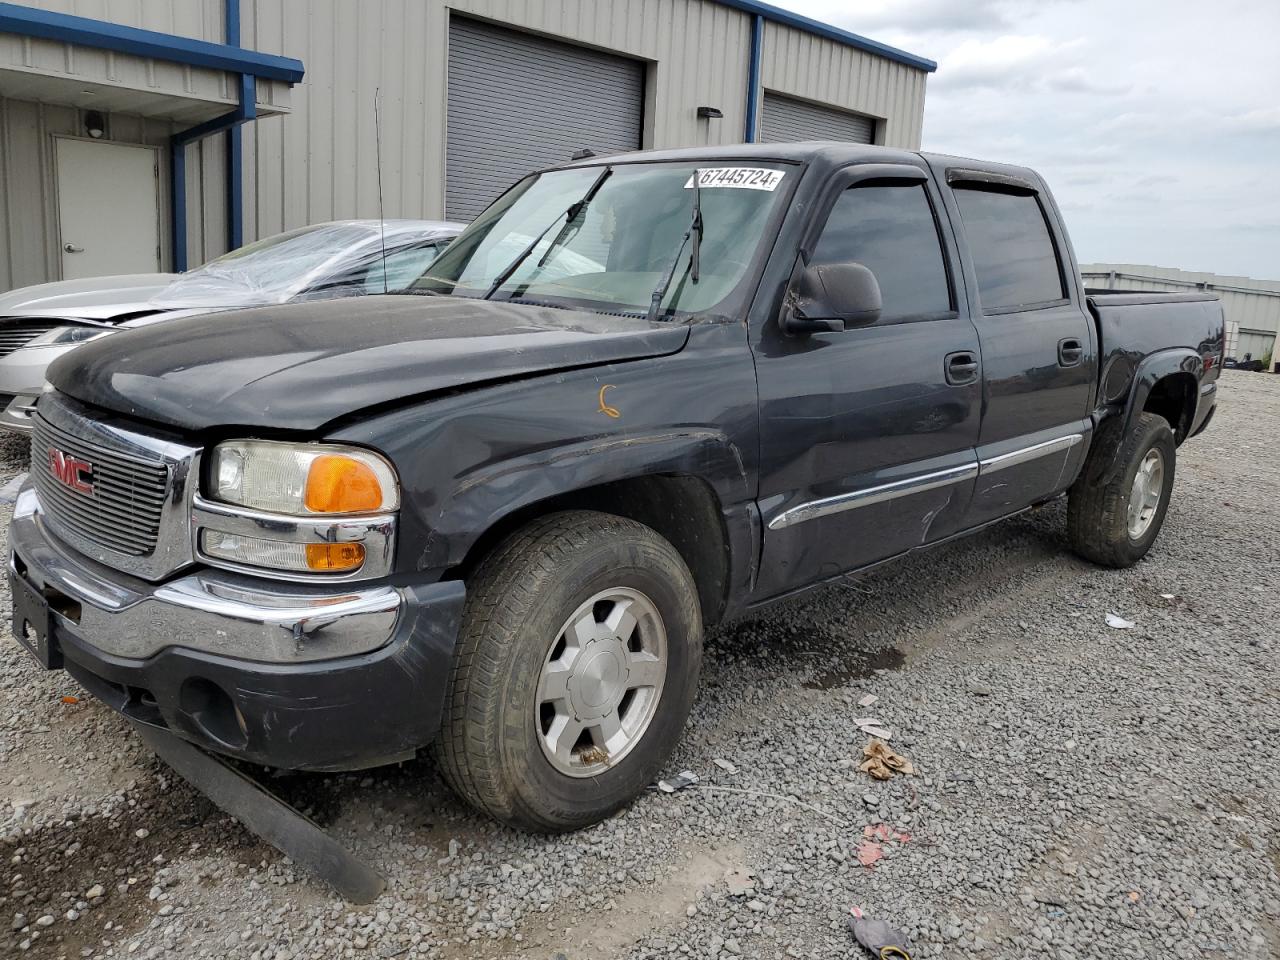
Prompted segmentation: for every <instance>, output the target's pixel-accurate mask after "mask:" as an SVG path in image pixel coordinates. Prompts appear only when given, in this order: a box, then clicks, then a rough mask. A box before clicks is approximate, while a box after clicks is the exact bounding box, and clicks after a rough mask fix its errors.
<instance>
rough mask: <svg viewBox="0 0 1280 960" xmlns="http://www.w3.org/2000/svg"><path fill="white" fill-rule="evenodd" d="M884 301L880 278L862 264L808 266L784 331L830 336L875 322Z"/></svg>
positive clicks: (796, 289) (794, 288) (797, 286)
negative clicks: (881, 296) (881, 294)
mask: <svg viewBox="0 0 1280 960" xmlns="http://www.w3.org/2000/svg"><path fill="white" fill-rule="evenodd" d="M882 305H883V301H882V300H881V298H880V284H879V283H877V282H876V275H875V274H874V273H872V272H871V270H870V269H869V268H867V267H866V266H864V265H863V264H861V263H830V264H825V265H822V266H809V267H805V268H804V269H803V270H802V271H801V272H800V276H799V277H798V278H797V279H796V281H795V283H794V284H793V286H792V290H791V297H790V303H789V305H788V307H787V310H786V312H784V313H783V316H782V328H783V330H785V331H786V332H787V333H790V334H808V333H829V332H837V333H838V332H839V331H841V330H844V329H846V327H847V326H849V325H850V324H852V325H855V326H857V325H862V324H868V323H875V322H876V321H877V320H878V319H880V310H881V307H882Z"/></svg>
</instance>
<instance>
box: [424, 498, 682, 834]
mask: <svg viewBox="0 0 1280 960" xmlns="http://www.w3.org/2000/svg"><path fill="white" fill-rule="evenodd" d="M697 598H698V594H697V588H696V586H695V584H694V580H693V576H692V574H691V573H690V572H689V568H688V567H687V566H686V565H685V563H684V560H683V559H682V558H681V557H680V554H679V553H677V552H676V550H675V548H674V547H673V546H672V545H671V544H670V543H668V542H667V541H666V540H664V539H663V538H662V537H660V536H659V535H658V534H657V533H655V532H654V531H653V530H652V529H650V528H649V527H646V526H644V525H643V524H640V523H636V522H635V521H632V520H627V519H623V518H621V517H615V516H612V515H610V514H604V513H594V512H587V511H573V512H566V513H557V514H552V515H549V516H547V517H543V518H541V519H539V520H535V521H533V522H532V523H530V524H529V525H528V526H526V527H524V528H522V529H521V530H519V531H517V532H516V533H515V534H514V535H512V536H511V537H510V538H508V539H507V540H506V541H504V542H503V543H501V544H500V545H499V546H498V547H497V548H496V549H495V550H494V551H493V552H492V553H491V554H490V555H489V556H488V557H487V558H486V559H485V560H484V562H483V563H482V564H481V565H480V567H479V568H478V569H477V570H476V572H475V573H474V574H473V576H472V577H470V578H468V581H467V600H466V606H465V608H464V611H463V619H462V628H461V633H460V636H459V641H458V647H457V651H456V653H455V656H454V661H453V669H452V671H451V675H450V678H449V683H448V690H447V693H446V700H445V716H444V721H443V726H442V729H441V734H440V737H439V739H438V741H437V743H436V748H435V752H436V757H437V760H438V763H439V766H440V769H441V771H442V773H443V774H444V777H445V779H446V780H447V781H448V783H449V784H450V786H452V788H453V789H454V791H455V792H457V793H458V795H459V796H461V797H462V798H463V799H464V800H466V801H467V802H468V803H470V804H471V805H472V806H474V807H476V808H477V809H479V810H481V811H483V812H484V813H487V814H489V816H491V817H493V818H494V819H496V820H499V821H501V822H503V823H506V824H509V825H511V826H513V827H517V828H519V829H524V830H531V831H537V832H560V831H566V830H575V829H578V828H580V827H585V826H588V825H590V824H593V823H596V822H598V821H600V820H602V819H604V818H605V817H608V816H609V815H610V814H612V813H614V812H615V811H616V810H618V809H620V808H621V807H623V806H625V805H626V804H627V803H628V802H630V801H631V800H632V799H633V798H635V797H636V796H637V795H638V794H640V793H641V792H642V791H643V790H644V789H645V787H646V786H647V785H648V784H650V783H651V782H652V781H653V779H654V777H655V775H656V774H657V773H658V771H659V769H660V768H661V766H662V764H663V763H664V762H665V761H666V759H667V757H668V756H669V755H670V753H671V750H672V748H673V747H674V746H675V743H676V741H677V740H678V739H679V737H680V734H681V731H682V730H683V728H684V724H685V721H686V720H687V719H688V716H689V710H690V708H691V707H692V706H693V698H694V695H695V693H696V692H697V685H698V672H699V669H700V667H701V664H702V615H701V612H700V608H699V605H698V599H697ZM588 601H592V603H590V605H588ZM619 611H625V613H619ZM626 614H634V616H635V617H636V618H637V622H636V624H635V626H634V628H630V632H629V633H628V629H629V628H628V627H626V626H625V623H626V622H627V621H626V619H625V617H626ZM601 617H602V618H603V621H604V622H597V620H598V618H601ZM614 621H618V622H621V623H622V624H623V625H622V626H615V627H610V623H611V622H614ZM570 626H572V627H573V629H572V630H567V629H563V628H566V627H570ZM606 634H610V636H606ZM624 634H626V636H625V637H624ZM583 637H586V638H587V639H586V640H585V641H584V640H583V639H582V638H583ZM574 638H576V639H574ZM619 638H623V639H621V640H620V639H619ZM659 638H661V639H662V644H661V646H662V648H663V650H664V651H665V653H664V657H665V665H663V662H662V661H663V657H659V656H658V652H657V651H658V648H659V646H660V644H659V642H658V641H659ZM570 639H572V640H573V643H572V647H570V645H569V643H568V642H567V641H568V640H570ZM641 661H644V662H643V663H642V662H641ZM565 664H571V665H572V667H573V668H572V669H566V668H565V666H564V665H565ZM575 671H576V672H575ZM619 671H620V672H619ZM566 676H567V677H568V679H564V678H565V677H566ZM556 678H560V680H561V683H560V685H557V684H556V683H555V680H556ZM632 682H634V683H637V684H644V683H648V684H649V685H648V686H643V685H641V686H638V687H637V688H635V689H632V690H626V691H623V692H622V693H621V694H619V693H618V691H619V688H620V686H625V685H626V684H628V683H632ZM560 693H563V696H562V698H561V699H554V700H553V699H551V698H552V697H554V696H556V695H557V694H560ZM618 696H621V701H620V702H618V703H617V706H616V708H615V709H614V712H613V715H612V716H613V717H614V718H617V719H618V721H619V725H618V726H614V724H613V721H612V720H611V719H610V718H609V716H608V715H607V711H608V710H609V705H610V703H613V702H614V701H616V700H617V698H618ZM597 714H605V715H604V716H597ZM580 717H585V718H586V719H585V720H581V719H580ZM578 722H585V723H586V724H587V726H586V727H584V735H585V739H575V734H574V730H573V726H572V725H573V724H574V723H578ZM627 725H629V727H630V733H629V734H628V733H627ZM619 731H621V734H620V733H619ZM606 736H608V737H609V739H607V740H606V739H605V737H606ZM620 737H621V738H620ZM624 740H625V743H624ZM571 742H572V743H574V744H575V746H574V747H572V748H568V745H569V744H570V743H571ZM544 744H545V746H544ZM553 753H554V755H553Z"/></svg>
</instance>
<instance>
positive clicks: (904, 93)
mask: <svg viewBox="0 0 1280 960" xmlns="http://www.w3.org/2000/svg"><path fill="white" fill-rule="evenodd" d="M761 75H762V79H763V85H764V88H765V89H766V90H771V91H773V92H775V93H782V94H786V95H788V96H792V97H798V98H800V99H802V100H815V101H818V102H821V103H829V104H832V105H833V106H838V107H843V108H844V109H846V110H852V111H854V112H855V113H863V114H867V115H868V116H872V117H877V118H880V120H881V122H879V123H877V124H876V142H877V143H882V144H884V145H885V146H889V147H901V148H902V149H904V150H919V149H920V134H921V127H922V125H923V123H924V92H925V78H926V77H927V76H928V75H927V74H926V73H925V72H924V71H923V70H917V69H915V68H914V67H909V66H907V65H906V64H903V63H897V62H895V61H892V60H886V59H885V58H884V57H878V56H876V55H874V54H871V53H865V52H863V51H862V50H855V49H854V48H852V47H848V46H845V45H844V44H841V43H836V42H835V41H834V40H828V39H826V38H825V37H819V36H816V35H814V34H812V33H806V32H804V31H802V30H797V29H795V28H794V27H788V26H783V25H781V24H776V23H766V24H765V29H764V57H763V59H762V63H761Z"/></svg>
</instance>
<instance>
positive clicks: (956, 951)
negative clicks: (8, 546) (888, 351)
mask: <svg viewBox="0 0 1280 960" xmlns="http://www.w3.org/2000/svg"><path fill="white" fill-rule="evenodd" d="M1224 377H1225V381H1224V389H1223V394H1224V397H1223V404H1222V409H1221V410H1220V411H1219V414H1218V417H1217V419H1216V422H1215V423H1214V425H1213V426H1212V428H1211V429H1210V432H1209V433H1208V434H1207V435H1205V436H1204V437H1201V438H1199V439H1198V440H1196V441H1194V442H1192V443H1191V444H1189V445H1188V446H1187V447H1185V448H1184V449H1183V451H1181V452H1180V458H1179V464H1178V479H1177V485H1176V487H1175V499H1174V502H1173V506H1172V509H1171V510H1170V512H1169V518H1168V522H1167V523H1166V526H1165V529H1164V533H1163V535H1162V537H1161V539H1160V541H1159V542H1158V544H1157V545H1156V548H1155V550H1154V551H1153V552H1152V554H1151V555H1150V557H1149V558H1148V559H1147V560H1146V561H1145V562H1143V563H1141V564H1139V565H1138V566H1137V567H1135V568H1134V569H1131V570H1128V571H1124V572H1118V573H1117V572H1107V571H1102V570H1099V569H1097V568H1094V567H1091V566H1089V565H1088V564H1086V563H1083V562H1081V561H1079V560H1076V559H1075V558H1073V557H1072V556H1071V555H1069V554H1068V553H1067V552H1066V549H1065V543H1064V536H1063V521H1064V509H1063V504H1061V503H1058V504H1055V505H1053V506H1051V507H1049V508H1046V509H1044V510H1042V511H1040V512H1038V513H1036V514H1033V515H1029V516H1026V517H1023V518H1019V519H1017V520H1014V521H1011V522H1009V523H1007V524H1004V525H1002V526H1000V527H997V528H995V529H991V530H988V531H986V532H984V533H982V534H979V535H977V536H975V537H972V538H970V539H968V540H966V541H962V542H959V543H956V544H953V545H949V546H947V547H944V548H942V549H940V550H938V551H935V552H933V553H931V554H929V555H927V556H920V557H915V558H911V559H909V560H906V561H904V562H901V563H898V564H896V565H891V566H889V567H886V568H884V569H882V570H880V571H878V572H876V573H875V574H873V575H871V576H869V577H867V578H864V579H862V580H860V581H857V582H856V583H849V584H847V585H845V586H842V587H832V588H828V589H825V590H822V591H819V592H816V593H813V594H811V595H809V596H808V597H806V598H803V599H801V600H797V601H793V602H790V603H788V604H786V605H783V606H779V607H776V608H774V609H773V610H771V611H770V612H769V613H768V614H767V615H765V616H763V617H761V618H759V619H757V620H754V621H751V622H743V623H739V624H736V625H731V626H729V627H726V628H724V629H722V630H720V631H718V632H717V633H716V634H715V635H714V636H712V637H711V638H710V639H709V645H708V651H707V654H708V655H707V657H706V661H705V663H706V667H705V674H704V681H703V689H702V692H701V698H700V700H699V703H698V706H697V707H696V708H695V714H694V717H693V720H692V722H691V724H690V727H689V729H688V731H687V733H686V735H685V738H684V740H683V742H682V744H681V745H680V747H679V748H678V750H677V753H676V756H675V757H674V758H673V760H672V763H671V766H670V770H671V771H672V772H675V771H679V770H681V769H684V768H689V769H692V770H694V771H696V772H697V773H698V774H699V775H700V776H701V777H702V783H701V786H700V787H699V788H695V789H689V790H685V791H683V792H680V793H677V794H674V795H668V794H662V793H658V792H656V791H654V792H651V793H650V794H648V795H646V796H645V797H644V798H642V799H641V800H640V801H639V802H638V803H636V804H635V805H633V806H632V807H631V808H630V809H629V810H627V811H625V812H624V813H622V814H620V815H618V816H617V817H615V818H613V819H612V820H610V821H608V822H607V823H604V824H601V825H599V826H597V827H595V828H593V829H590V830H586V831H583V832H581V833H578V834H575V835H572V836H565V837H555V838H545V837H529V836H523V835H520V834H516V833H514V832H512V831H510V830H507V829H505V828H501V827H497V826H495V825H494V824H492V823H490V822H487V821H485V820H483V819H481V818H479V817H477V816H476V815H474V814H472V813H471V812H469V811H468V810H467V809H466V808H464V807H463V806H462V804H461V803H460V802H458V801H457V800H455V799H454V798H453V797H452V796H451V795H450V794H449V793H448V791H447V790H446V789H445V788H444V787H443V785H442V784H441V782H440V781H439V779H438V777H437V776H436V774H435V772H434V770H433V769H432V768H431V765H430V764H429V763H428V762H427V761H416V762H414V763H410V764H406V765H403V766H401V767H398V768H392V769H386V770H381V771H375V772H373V773H370V774H366V775H347V776H327V777H324V776H289V777H281V778H278V779H277V780H275V785H276V786H277V788H278V789H279V790H280V792H281V793H282V794H284V795H285V796H286V797H288V798H289V799H290V800H291V801H292V802H294V803H296V804H298V805H299V806H302V807H305V808H307V809H308V810H309V811H310V812H311V813H312V815H313V816H314V817H315V818H316V819H317V820H319V821H320V822H321V823H323V824H326V825H327V826H328V827H329V828H330V829H332V830H333V831H334V833H335V834H336V835H338V836H339V837H340V838H341V839H342V840H343V841H344V842H346V843H348V844H349V845H350V846H351V847H352V848H353V849H355V850H356V851H357V852H358V853H359V854H361V855H362V856H364V857H366V858H367V859H368V860H370V861H372V862H373V863H375V864H378V865H379V866H380V867H381V868H382V869H383V870H384V871H386V873H387V874H388V875H389V877H390V879H391V887H390V891H389V892H388V893H387V894H386V895H384V896H383V897H382V898H381V899H380V900H379V901H378V902H377V903H376V904H374V905H372V906H370V907H367V908H360V909H353V908H351V907H349V906H348V905H345V904H343V903H341V902H339V901H338V900H337V899H335V898H334V897H333V896H332V895H330V894H329V893H328V892H327V891H326V890H325V889H324V888H323V887H321V886H320V885H318V884H315V883H313V882H311V881H309V880H308V879H307V878H306V877H305V876H303V875H301V874H300V873H299V872H298V871H297V870H295V869H294V868H293V867H292V866H291V864H290V863H289V862H288V861H287V860H286V859H284V858H283V857H281V856H280V855H279V854H278V853H276V852H275V851H274V850H272V849H271V848H270V847H267V846H266V845H264V844H263V843H261V842H260V841H258V840H257V839H256V838H255V837H253V836H252V835H250V834H249V833H247V832H246V831H245V830H243V829H242V828H241V827H240V826H239V825H238V824H236V823H235V822H234V821H232V820H230V819H229V818H227V817H225V816H223V815H221V814H220V813H219V812H218V811H217V810H216V809H214V808H213V807H212V806H211V805H210V804H209V803H208V802H207V801H205V800H204V799H203V798H202V797H201V796H200V795H199V794H197V793H195V792H194V791H193V790H192V789H190V788H189V787H187V786H186V784H185V783H183V782H181V781H180V780H178V779H177V778H176V777H175V776H174V775H173V774H171V773H170V772H169V771H168V770H167V768H165V767H164V766H163V765H161V764H159V763H158V762H157V761H156V760H155V759H154V758H153V757H151V756H150V755H149V754H148V753H147V751H146V750H145V748H143V747H142V746H140V745H139V743H138V742H137V741H136V739H135V738H134V737H133V736H131V735H130V734H129V732H128V731H127V730H126V729H125V727H124V725H123V723H122V722H121V721H120V720H118V719H117V718H116V717H115V716H114V715H112V714H111V713H110V712H109V711H108V710H107V709H106V708H104V707H102V706H100V705H99V704H97V703H96V702H93V701H92V700H88V699H85V700H82V701H80V702H74V703H73V702H65V701H64V699H63V698H64V697H74V696H76V695H78V694H79V693H80V691H79V690H78V689H77V687H76V685H75V684H74V682H73V681H71V680H70V679H69V678H67V677H66V675H65V674H61V673H55V674H47V673H43V672H41V671H39V670H38V669H37V668H36V666H35V664H34V663H33V662H31V661H29V659H28V657H27V656H26V655H25V654H22V653H20V651H19V650H18V649H17V647H16V645H15V644H14V643H13V642H12V641H11V640H9V639H8V637H7V636H6V637H5V642H4V643H2V644H0V688H2V689H3V693H2V694H0V696H2V698H3V699H2V700H0V854H2V855H3V858H4V863H5V864H6V866H5V867H4V868H3V869H4V874H5V875H4V879H3V884H0V921H2V923H0V953H2V954H3V955H5V956H19V955H22V956H29V957H42V958H43V957H50V958H52V957H60V956H67V957H76V956H91V955H92V956H101V955H129V956H136V957H147V958H154V957H161V956H170V955H172V956H182V957H219V958H223V957H225V958H238V957H246V958H271V957H274V958H278V960H286V958H303V957H317V958H326V960H327V958H333V957H363V956H369V957H377V958H391V957H401V956H403V957H410V958H413V957H439V958H450V960H455V958H503V957H509V958H513V957H531V958H547V960H551V958H554V957H556V956H557V955H561V954H562V955H563V956H564V957H565V958H567V960H588V958H597V960H612V958H618V957H629V958H657V957H697V958H701V957H732V956H743V957H761V958H774V957H779V958H781V957H802V958H841V960H845V958H850V957H853V956H857V955H858V952H857V949H856V948H855V947H854V946H853V945H852V940H851V938H850V936H849V935H848V933H847V932H846V930H845V928H844V923H843V915H844V913H845V911H847V910H848V908H849V907H850V905H852V904H859V905H861V906H862V907H863V908H864V909H865V910H866V911H867V912H868V913H870V914H872V915H874V916H881V917H885V918H888V919H890V920H892V921H893V922H895V923H896V924H898V925H900V926H902V927H904V928H906V929H908V930H909V931H910V932H911V934H912V936H913V937H914V938H915V940H916V943H917V947H918V949H917V951H916V952H915V954H914V955H915V956H916V957H920V958H923V957H941V956H945V957H948V958H951V957H974V958H977V957H982V958H1004V957H1009V958H1014V957H1017V958H1021V957H1034V958H1041V957H1054V958H1061V960H1067V958H1083V957H1098V958H1104V957H1105V958H1108V960H1110V958H1114V957H1160V958H1182V957H1212V958H1254V957H1256V958H1262V957H1275V956H1280V877H1278V876H1277V873H1278V871H1280V832H1278V824H1280V801H1277V797H1280V746H1278V744H1280V697H1278V694H1280V681H1278V680H1277V676H1276V670H1275V664H1276V655H1277V650H1278V648H1280V643H1278V641H1277V631H1276V628H1275V626H1274V624H1275V623H1276V621H1277V617H1278V616H1280V563H1278V562H1277V561H1278V554H1277V547H1276V543H1277V542H1278V537H1277V535H1278V534H1280V511H1278V510H1277V507H1276V505H1277V503H1280V457H1277V454H1276V450H1277V449H1278V448H1280V377H1267V376H1263V375H1259V374H1244V373H1230V372H1229V373H1227V374H1225V375H1224ZM21 459H22V450H21V447H20V446H19V445H16V444H8V445H5V446H0V466H2V467H3V469H0V481H3V480H4V479H7V478H8V476H10V475H12V473H14V472H15V471H16V470H19V469H22V467H21V465H20V462H21ZM6 509H7V508H6ZM5 519H7V517H6V518H5ZM2 606H3V610H2V611H0V613H3V615H4V616H5V618H6V619H7V617H8V597H7V595H6V596H5V597H4V598H3V603H2ZM1108 613H1115V614H1118V615H1120V616H1123V617H1125V618H1127V619H1129V620H1131V621H1134V623H1135V624H1136V625H1135V626H1134V627H1133V628H1132V629H1129V630H1119V629H1113V628H1110V627H1108V626H1107V623H1106V615H1107V614H1108ZM867 694H872V695H875V696H876V697H878V698H879V700H878V702H877V703H875V704H874V706H871V707H869V708H862V707H859V706H858V705H857V704H858V701H859V700H860V699H861V698H863V697H864V696H865V695H867ZM868 715H874V716H876V717H878V718H879V719H881V720H882V721H883V722H885V723H886V724H888V725H889V726H890V727H892V729H893V730H894V735H893V739H892V744H893V745H894V747H895V748H897V749H898V750H899V751H900V752H901V753H903V754H905V755H907V756H909V757H910V759H911V760H912V762H913V763H914V764H915V765H916V767H917V775H916V776H914V777H909V778H904V777H899V778H895V779H893V780H891V781H889V782H887V783H881V782H877V781H873V780H871V779H870V778H869V777H868V776H867V775H866V774H863V773H860V772H859V771H858V769H857V764H858V762H859V760H860V759H861V749H862V746H863V745H864V743H866V741H867V738H866V737H864V736H862V735H861V734H859V733H858V732H857V730H856V728H855V727H854V726H853V724H852V722H851V721H852V718H853V717H855V716H868ZM717 759H719V760H723V761H728V762H729V763H730V764H731V765H732V766H733V767H735V768H736V772H731V771H730V770H727V769H724V768H723V767H721V766H719V765H717V764H715V763H714V762H713V761H715V760H717ZM879 824H884V825H886V828H887V829H886V830H885V831H884V832H885V833H886V834H887V836H888V837H889V839H887V840H884V841H879V840H877V841H876V842H877V843H878V844H879V846H880V848H881V851H882V852H883V858H882V859H880V860H879V861H878V862H876V863H874V865H872V866H870V867H868V866H864V865H862V863H861V862H860V852H861V853H863V854H864V855H866V854H867V852H868V850H869V849H870V848H868V847H866V846H865V845H864V840H865V836H866V832H867V828H873V829H875V828H877V825H879ZM870 852H871V853H872V854H874V853H875V852H876V851H874V850H871V851H870ZM10 928H12V929H10Z"/></svg>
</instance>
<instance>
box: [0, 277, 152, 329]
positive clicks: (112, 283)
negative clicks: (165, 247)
mask: <svg viewBox="0 0 1280 960" xmlns="http://www.w3.org/2000/svg"><path fill="white" fill-rule="evenodd" d="M175 277H176V274H172V273H137V274H127V275H124V276H119V277H89V278H86V279H84V280H60V281H58V282H57V283H40V284H36V285H35V286H33V287H19V288H18V289H17V290H10V291H9V292H8V293H4V294H0V317H19V316H20V317H53V318H58V319H67V320H104V321H110V320H113V319H114V318H116V317H120V316H124V315H125V314H131V313H140V312H142V311H152V310H155V309H156V307H155V306H154V305H153V304H152V303H151V302H150V301H151V298H152V297H154V296H155V295H156V294H158V293H159V292H160V291H161V290H163V289H164V288H165V287H167V286H168V285H169V284H170V283H171V282H172V281H173V280H174V278H175Z"/></svg>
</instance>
